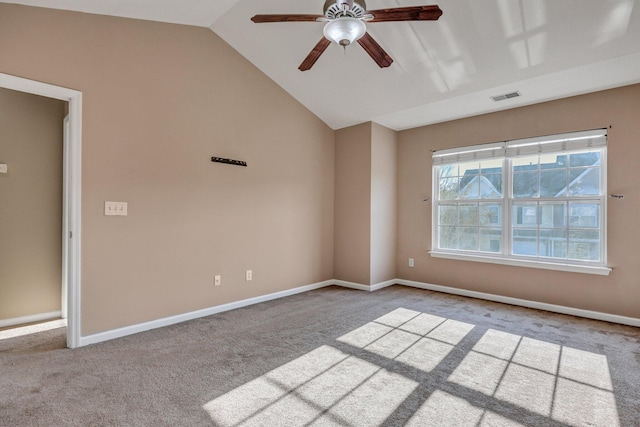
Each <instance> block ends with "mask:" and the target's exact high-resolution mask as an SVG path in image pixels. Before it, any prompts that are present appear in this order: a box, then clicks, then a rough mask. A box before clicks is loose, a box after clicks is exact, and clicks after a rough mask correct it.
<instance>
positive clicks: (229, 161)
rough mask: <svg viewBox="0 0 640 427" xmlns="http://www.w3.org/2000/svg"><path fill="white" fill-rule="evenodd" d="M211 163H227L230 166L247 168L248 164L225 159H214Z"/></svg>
mask: <svg viewBox="0 0 640 427" xmlns="http://www.w3.org/2000/svg"><path fill="white" fill-rule="evenodd" d="M211 161H212V162H215V163H226V164H228V165H235V166H244V167H247V162H243V161H242V160H233V159H224V158H222V157H212V158H211Z"/></svg>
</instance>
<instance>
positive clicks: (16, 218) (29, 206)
mask: <svg viewBox="0 0 640 427" xmlns="http://www.w3.org/2000/svg"><path fill="white" fill-rule="evenodd" d="M65 107H66V106H65V103H64V102H62V101H57V100H53V99H49V98H42V97H39V96H36V95H29V94H25V93H21V92H15V91H12V90H7V89H0V163H5V164H7V165H8V170H9V172H8V173H7V174H0V242H1V244H0V320H7V319H14V318H16V317H22V316H30V315H34V314H41V313H49V312H53V311H60V298H61V295H60V293H61V289H62V282H61V280H62V122H63V119H64V116H65Z"/></svg>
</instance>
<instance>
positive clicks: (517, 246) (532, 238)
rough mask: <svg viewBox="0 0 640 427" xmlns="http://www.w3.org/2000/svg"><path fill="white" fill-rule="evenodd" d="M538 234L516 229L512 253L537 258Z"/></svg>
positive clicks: (533, 231)
mask: <svg viewBox="0 0 640 427" xmlns="http://www.w3.org/2000/svg"><path fill="white" fill-rule="evenodd" d="M537 242H538V233H537V231H536V230H526V229H514V230H513V240H512V242H511V251H512V252H513V254H514V255H531V256H536V255H537V254H538V251H537V249H536V246H537Z"/></svg>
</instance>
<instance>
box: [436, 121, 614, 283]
mask: <svg viewBox="0 0 640 427" xmlns="http://www.w3.org/2000/svg"><path fill="white" fill-rule="evenodd" d="M606 144H607V133H606V130H604V129H599V130H595V131H586V132H575V133H570V134H562V135H552V136H545V137H539V138H529V139H524V140H515V141H508V142H502V143H495V144H484V145H478V146H472V147H463V148H457V149H451V150H442V151H436V152H434V154H433V178H434V180H433V183H434V186H433V187H434V188H433V195H434V205H433V206H434V211H433V234H432V235H433V242H432V250H431V255H432V256H437V257H446V258H458V259H468V260H473V261H485V262H493V263H504V264H514V265H527V266H533V267H540V268H551V269H559V270H569V271H584V272H592V273H597V274H608V273H609V271H610V269H609V268H608V267H607V266H606V233H605V230H606V222H605V217H606V215H605V213H606V200H607V198H606Z"/></svg>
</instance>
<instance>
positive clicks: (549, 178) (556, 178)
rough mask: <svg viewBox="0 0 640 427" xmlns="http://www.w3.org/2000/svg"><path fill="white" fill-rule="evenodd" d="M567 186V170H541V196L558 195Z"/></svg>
mask: <svg viewBox="0 0 640 427" xmlns="http://www.w3.org/2000/svg"><path fill="white" fill-rule="evenodd" d="M566 187H567V170H566V169H552V170H546V171H540V197H557V196H560V195H564V194H562V193H563V192H564V190H565V189H566Z"/></svg>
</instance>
